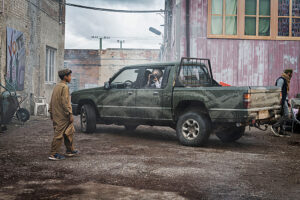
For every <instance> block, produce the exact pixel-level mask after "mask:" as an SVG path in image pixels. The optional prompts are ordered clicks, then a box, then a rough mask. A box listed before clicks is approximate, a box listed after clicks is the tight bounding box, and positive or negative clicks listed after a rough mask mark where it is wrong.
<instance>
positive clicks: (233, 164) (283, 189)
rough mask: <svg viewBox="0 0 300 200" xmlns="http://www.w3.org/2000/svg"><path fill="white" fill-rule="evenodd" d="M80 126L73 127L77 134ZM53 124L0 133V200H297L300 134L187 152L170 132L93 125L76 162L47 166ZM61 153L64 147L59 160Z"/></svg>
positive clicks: (261, 136)
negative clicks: (92, 132) (94, 131)
mask: <svg viewBox="0 0 300 200" xmlns="http://www.w3.org/2000/svg"><path fill="white" fill-rule="evenodd" d="M78 124H79V123H78V118H76V127H77V130H79V125H78ZM52 134H53V132H52V124H51V121H50V120H49V119H46V118H33V119H31V120H30V121H29V122H27V123H26V124H25V125H24V126H20V125H16V124H12V125H10V126H9V130H8V131H7V132H5V133H0V199H172V200H173V199H230V200H231V199H299V196H300V134H295V135H293V136H292V137H291V138H278V137H274V136H272V134H271V132H270V131H266V132H262V131H259V130H257V129H251V131H249V130H247V131H246V134H245V136H244V137H243V138H241V139H240V140H239V141H238V142H236V143H232V144H223V143H221V142H220V141H219V140H218V139H217V138H216V136H214V135H211V137H210V140H209V143H208V145H207V146H206V147H201V148H200V147H196V148H193V147H185V146H182V145H180V144H179V143H178V141H177V139H176V135H175V131H174V130H172V129H170V128H165V127H149V126H140V127H138V129H137V130H136V131H134V132H128V131H125V129H124V127H123V126H105V125H98V126H97V132H96V133H94V134H84V133H80V132H77V133H76V135H75V141H76V147H77V149H78V150H79V151H80V155H79V156H77V157H72V158H67V159H66V160H64V161H49V160H48V154H49V147H50V142H51V140H52ZM64 151H65V148H64V147H62V152H64Z"/></svg>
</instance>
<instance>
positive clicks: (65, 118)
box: [49, 81, 74, 134]
mask: <svg viewBox="0 0 300 200" xmlns="http://www.w3.org/2000/svg"><path fill="white" fill-rule="evenodd" d="M49 113H50V116H51V117H52V120H53V126H54V129H55V132H57V133H65V132H69V131H70V132H73V129H74V128H73V124H72V123H71V122H70V115H72V106H71V101H70V95H69V87H68V85H67V84H66V82H65V81H61V82H60V83H58V84H57V85H56V86H55V87H54V89H53V93H52V97H51V102H50V105H49ZM70 125H72V126H70ZM67 128H68V130H69V129H70V130H69V131H68V130H67ZM70 134H71V133H70Z"/></svg>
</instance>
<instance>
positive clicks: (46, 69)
mask: <svg viewBox="0 0 300 200" xmlns="http://www.w3.org/2000/svg"><path fill="white" fill-rule="evenodd" d="M48 54H49V49H48V48H47V49H46V68H45V81H48V66H49V58H48Z"/></svg>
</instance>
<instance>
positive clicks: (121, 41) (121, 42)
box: [117, 40, 125, 49]
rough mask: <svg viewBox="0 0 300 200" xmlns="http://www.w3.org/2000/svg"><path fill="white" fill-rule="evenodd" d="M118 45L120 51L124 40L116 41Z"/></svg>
mask: <svg viewBox="0 0 300 200" xmlns="http://www.w3.org/2000/svg"><path fill="white" fill-rule="evenodd" d="M117 42H118V43H120V49H122V44H123V43H125V40H117Z"/></svg>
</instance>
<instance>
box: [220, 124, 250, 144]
mask: <svg viewBox="0 0 300 200" xmlns="http://www.w3.org/2000/svg"><path fill="white" fill-rule="evenodd" d="M244 133H245V126H241V127H230V128H226V129H224V130H223V131H218V132H216V136H217V137H218V138H219V139H220V140H221V141H222V142H224V143H228V142H234V141H236V140H238V139H240V138H241V137H242V136H243V135H244Z"/></svg>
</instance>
